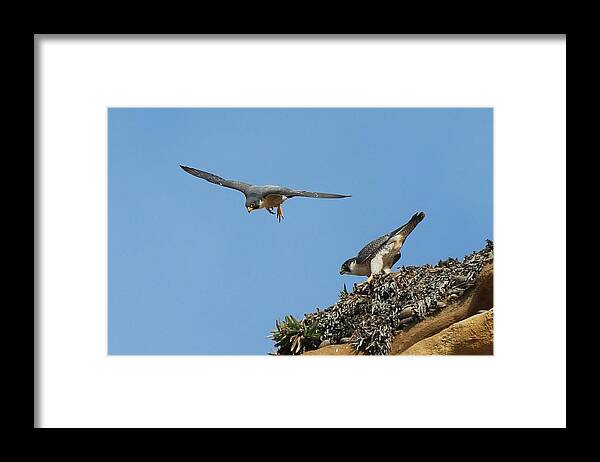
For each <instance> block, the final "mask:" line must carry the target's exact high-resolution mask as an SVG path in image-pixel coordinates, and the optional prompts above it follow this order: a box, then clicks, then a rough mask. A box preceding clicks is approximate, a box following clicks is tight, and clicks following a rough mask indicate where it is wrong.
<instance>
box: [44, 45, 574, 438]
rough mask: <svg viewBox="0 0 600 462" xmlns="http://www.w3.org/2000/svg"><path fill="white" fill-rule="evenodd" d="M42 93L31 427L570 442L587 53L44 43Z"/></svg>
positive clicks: (551, 48) (531, 48) (514, 48)
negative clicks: (294, 408) (576, 193)
mask: <svg viewBox="0 0 600 462" xmlns="http://www.w3.org/2000/svg"><path fill="white" fill-rule="evenodd" d="M35 72H36V77H37V78H36V82H37V85H36V88H35V108H34V110H35V113H36V114H35V115H36V118H35V120H36V127H35V128H36V134H37V142H36V153H35V156H36V157H35V159H36V163H37V167H36V171H37V175H36V178H35V180H36V182H35V184H36V202H37V204H36V210H37V216H36V223H35V226H36V230H37V238H36V249H35V250H36V260H35V262H36V275H37V277H36V288H37V291H38V293H37V297H36V307H35V318H36V319H35V334H36V336H35V338H36V348H35V358H34V361H35V366H36V368H35V370H36V377H35V380H36V384H35V386H36V394H35V397H36V403H35V406H36V414H35V422H34V426H35V427H38V428H49V427H159V428H163V427H178V428H179V427H181V428H183V427H192V428H232V427H243V428H251V427H263V428H273V427H283V428H300V427H311V428H314V427H361V428H365V427H377V428H384V427H391V428H394V427H395V428H399V427H429V428H431V427H446V428H448V427H565V426H566V331H565V316H566V314H565V309H566V286H565V275H566V234H565V224H566V179H565V174H566V168H565V162H566V144H565V137H566V36H563V35H555V36H544V37H537V36H519V37H515V36H509V37H502V36H489V37H487V36H474V37H468V36H456V37H455V36H433V37H431V36H402V35H398V36H377V37H361V36H354V37H352V36H351V37H347V36H345V37H336V36H310V37H309V36H307V37H302V36H289V37H286V36H277V37H274V38H269V37H268V36H256V37H255V36H232V37H229V36H202V35H198V36H178V37H168V36H154V37H153V36H144V37H135V36H52V35H40V36H36V37H35ZM549 223H552V224H553V225H552V228H553V230H552V235H549V233H548V232H547V228H548V224H549ZM549 245H551V246H552V248H553V251H552V252H551V253H549V252H547V250H546V249H547V248H548V246H549ZM543 287H552V288H553V289H552V291H545V290H541V288H543ZM550 292H551V293H550ZM550 358H551V361H550ZM541 383H543V384H544V386H543V387H540V386H539V384H541ZM465 389H468V390H469V394H468V396H465V394H464V390H465ZM356 390H362V391H361V392H362V393H365V392H366V393H367V394H368V396H369V405H368V406H352V405H348V406H346V405H344V406H342V405H341V404H340V403H351V402H353V400H356ZM368 390H371V391H368ZM402 390H411V392H410V393H411V396H414V397H415V398H414V399H408V400H407V399H404V398H402V396H403V395H405V392H403V391H402ZM457 396H464V399H458V400H457V399H456V397H457ZM289 399H297V400H298V401H300V402H310V403H311V407H312V408H315V409H319V415H321V416H326V415H332V414H331V413H332V412H334V411H335V415H336V419H334V420H331V419H325V418H318V419H317V420H315V418H314V416H312V417H311V416H309V415H306V416H298V415H294V416H291V415H289V416H286V415H285V413H283V415H282V413H278V412H277V410H278V406H279V405H280V403H281V402H283V401H286V400H289ZM482 402H485V406H482V405H481V403H482ZM523 403H527V405H526V406H524V405H523ZM548 403H552V406H549V405H548ZM384 409H385V412H383V410H384ZM459 409H460V412H458V410H459ZM466 409H468V412H466ZM395 411H397V412H395ZM275 415H277V417H276V418H275V417H274V416H275Z"/></svg>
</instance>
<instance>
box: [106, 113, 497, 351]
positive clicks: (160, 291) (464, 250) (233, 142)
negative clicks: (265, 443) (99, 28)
mask: <svg viewBox="0 0 600 462" xmlns="http://www.w3.org/2000/svg"><path fill="white" fill-rule="evenodd" d="M492 118H493V115H492V109H486V108H481V109H480V108H473V109H471V108H468V109H151V108H141V109H126V108H114V109H109V111H108V150H109V152H108V155H109V158H108V173H109V174H108V183H109V184H108V186H109V197H108V200H109V209H108V226H109V229H108V231H109V242H108V251H109V255H108V263H109V268H108V269H109V272H108V283H109V294H108V300H109V306H108V310H109V313H108V315H109V316H108V321H109V322H108V328H109V329H108V350H109V351H108V352H109V354H199V355H213V354H227V355H247V354H259V355H264V354H266V353H268V352H269V351H272V349H273V348H272V346H273V342H272V341H271V340H270V339H268V338H267V336H268V334H269V332H270V331H271V329H272V328H273V327H274V325H275V320H276V319H278V318H279V319H281V318H283V317H284V316H285V315H286V314H292V315H294V316H296V317H298V318H301V317H302V316H303V314H304V313H309V312H312V311H315V309H316V308H317V307H318V308H321V309H322V308H326V307H327V306H329V305H331V304H333V303H335V301H336V300H337V298H338V293H339V290H340V289H341V288H342V285H343V284H344V283H345V284H346V286H347V287H348V289H350V288H351V287H352V284H353V283H355V282H361V281H362V280H364V279H365V278H364V277H356V276H342V275H340V274H339V267H340V265H341V263H342V262H343V261H344V260H346V259H347V258H350V257H352V256H354V255H355V254H356V253H357V252H358V251H359V250H360V249H361V248H362V247H363V245H364V244H366V243H367V242H369V241H370V240H372V239H374V238H375V237H378V236H380V235H382V234H385V233H386V232H388V231H390V230H392V229H394V228H396V227H398V226H400V225H402V224H403V223H405V222H406V221H407V220H408V219H409V218H410V216H411V215H412V214H413V213H415V212H417V211H419V210H423V211H424V212H425V213H426V214H427V216H426V218H425V219H424V220H423V221H422V222H421V223H420V224H419V225H418V227H417V228H416V229H415V231H414V232H413V233H412V234H411V235H410V237H409V238H408V239H407V241H406V243H405V245H404V247H403V250H402V258H401V259H400V261H399V262H398V264H397V266H399V265H421V264H425V263H430V264H435V263H437V262H438V261H439V260H440V259H445V258H447V257H450V256H451V257H457V258H462V257H463V256H464V255H465V254H468V253H470V252H472V251H474V250H479V249H480V248H482V247H483V245H484V243H485V239H492V238H493V236H492V229H493V226H492V213H493V206H492V187H493V185H492ZM179 164H182V165H188V166H192V167H196V168H198V169H201V170H206V171H209V172H212V173H215V174H217V175H219V176H222V177H224V178H229V179H238V180H242V181H246V182H248V183H255V184H279V185H284V186H289V187H292V188H297V189H305V190H312V191H323V192H333V193H341V194H352V197H351V198H348V199H328V200H321V199H310V198H293V199H289V200H288V201H287V202H286V203H285V204H284V207H283V210H284V216H285V219H284V220H283V221H282V222H281V223H278V222H277V220H276V218H275V217H274V216H273V215H270V214H268V213H267V212H266V211H264V210H259V211H255V212H252V213H251V214H249V213H248V212H247V211H246V209H245V208H244V196H243V194H242V193H240V192H238V191H234V190H231V189H226V188H221V187H219V186H217V185H214V184H211V183H208V182H206V181H203V180H201V179H198V178H195V177H193V176H191V175H189V174H187V173H185V172H184V171H183V170H181V169H180V168H179Z"/></svg>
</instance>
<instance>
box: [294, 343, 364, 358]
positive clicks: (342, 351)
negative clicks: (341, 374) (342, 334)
mask: <svg viewBox="0 0 600 462" xmlns="http://www.w3.org/2000/svg"><path fill="white" fill-rule="evenodd" d="M303 354H304V355H313V356H321V355H324V356H329V355H359V354H362V353H358V352H357V351H356V350H355V349H354V348H353V347H352V345H348V344H344V345H328V346H326V347H323V348H319V349H318V350H312V351H306V352H305V353H303Z"/></svg>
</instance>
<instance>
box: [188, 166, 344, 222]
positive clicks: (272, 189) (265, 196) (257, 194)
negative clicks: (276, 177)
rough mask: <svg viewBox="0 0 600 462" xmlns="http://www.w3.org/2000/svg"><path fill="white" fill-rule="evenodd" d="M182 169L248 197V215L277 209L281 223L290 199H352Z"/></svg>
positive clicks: (191, 169) (271, 212) (271, 211)
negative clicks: (284, 204) (283, 207)
mask: <svg viewBox="0 0 600 462" xmlns="http://www.w3.org/2000/svg"><path fill="white" fill-rule="evenodd" d="M180 167H181V168H182V169H183V170H185V171H186V172H188V173H189V174H190V175H194V176H197V177H198V178H202V179H203V180H206V181H210V182H211V183H214V184H218V185H219V186H225V187H226V188H231V189H237V190H238V191H241V192H242V193H244V196H246V210H248V213H250V212H252V211H253V210H257V209H266V210H267V211H268V212H269V213H270V214H274V213H275V212H273V208H274V207H277V220H278V221H280V222H281V219H282V218H283V209H282V208H281V204H283V202H285V201H286V200H287V199H289V198H290V197H314V198H317V199H339V198H342V197H351V196H347V195H344V194H330V193H321V192H311V191H297V190H295V189H290V188H286V187H284V186H274V185H264V186H259V185H253V184H248V183H244V182H242V181H235V180H225V179H223V178H221V177H219V176H217V175H213V174H212V173H208V172H203V171H202V170H198V169H195V168H192V167H185V166H183V165H180Z"/></svg>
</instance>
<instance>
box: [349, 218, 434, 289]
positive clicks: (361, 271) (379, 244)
mask: <svg viewBox="0 0 600 462" xmlns="http://www.w3.org/2000/svg"><path fill="white" fill-rule="evenodd" d="M423 218H425V213H423V212H417V213H415V214H414V215H413V216H412V218H411V219H410V220H409V221H408V223H406V224H404V225H402V226H400V228H398V229H395V230H394V231H392V232H390V233H387V234H385V235H383V236H381V237H378V238H377V239H375V240H373V241H371V242H369V243H368V244H367V245H366V246H364V247H363V248H362V250H361V251H360V252H358V255H357V256H356V257H352V258H349V259H348V260H346V261H345V262H344V263H342V267H341V268H340V274H353V275H355V276H369V278H368V279H367V282H371V280H372V279H373V275H375V274H379V273H381V272H382V271H383V272H384V273H386V274H387V273H389V272H390V271H391V268H392V266H394V264H395V263H396V262H397V261H398V260H399V259H400V249H401V248H402V245H403V244H404V241H405V240H406V238H407V237H408V235H409V234H410V233H411V232H412V230H413V229H415V227H416V226H417V225H418V224H419V223H420V222H421V220H423Z"/></svg>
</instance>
